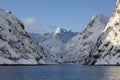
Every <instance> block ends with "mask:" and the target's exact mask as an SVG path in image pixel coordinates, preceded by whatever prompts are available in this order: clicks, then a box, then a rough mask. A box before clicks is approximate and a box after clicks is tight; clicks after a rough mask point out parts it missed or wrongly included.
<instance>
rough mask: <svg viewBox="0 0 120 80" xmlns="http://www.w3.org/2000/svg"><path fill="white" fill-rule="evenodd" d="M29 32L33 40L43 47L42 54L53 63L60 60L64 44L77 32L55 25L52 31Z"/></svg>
mask: <svg viewBox="0 0 120 80" xmlns="http://www.w3.org/2000/svg"><path fill="white" fill-rule="evenodd" d="M29 34H30V36H31V37H32V39H33V40H35V41H36V42H38V43H39V44H40V45H42V46H43V48H44V49H45V53H44V55H45V56H46V58H47V59H48V61H50V60H51V62H53V63H58V62H61V61H62V58H63V57H62V56H63V52H64V49H65V48H64V45H65V44H66V43H67V42H68V40H70V39H71V38H72V37H74V36H75V35H77V34H78V33H77V32H72V31H68V30H66V29H62V28H59V27H57V28H56V30H55V31H54V32H52V33H45V34H43V35H41V34H37V33H29ZM51 62H50V63H51ZM48 63H49V62H48Z"/></svg>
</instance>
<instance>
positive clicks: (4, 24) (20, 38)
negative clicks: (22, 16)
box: [0, 9, 44, 64]
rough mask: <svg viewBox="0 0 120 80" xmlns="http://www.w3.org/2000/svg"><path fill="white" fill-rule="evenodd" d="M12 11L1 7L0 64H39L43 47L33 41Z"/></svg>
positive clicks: (41, 60)
mask: <svg viewBox="0 0 120 80" xmlns="http://www.w3.org/2000/svg"><path fill="white" fill-rule="evenodd" d="M24 28H25V27H24V25H23V24H22V23H21V21H20V20H18V19H17V18H16V17H15V16H14V15H13V14H12V13H11V12H10V11H8V10H4V9H0V64H39V63H40V62H44V61H43V59H42V58H43V48H42V47H41V46H38V45H37V44H36V43H35V42H33V41H32V39H31V38H30V36H29V35H28V34H27V33H26V32H25V30H24Z"/></svg>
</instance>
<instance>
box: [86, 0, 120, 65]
mask: <svg viewBox="0 0 120 80" xmlns="http://www.w3.org/2000/svg"><path fill="white" fill-rule="evenodd" d="M86 64H93V65H94V64H95V65H101V64H104V65H111V64H113V65H116V64H120V0H117V4H116V7H115V10H114V13H113V15H112V17H111V18H110V20H109V22H108V23H107V25H106V26H105V28H104V30H103V33H102V34H101V35H100V36H99V38H98V40H97V43H96V45H95V47H94V48H93V50H92V51H91V53H90V54H89V57H88V58H87V59H86Z"/></svg>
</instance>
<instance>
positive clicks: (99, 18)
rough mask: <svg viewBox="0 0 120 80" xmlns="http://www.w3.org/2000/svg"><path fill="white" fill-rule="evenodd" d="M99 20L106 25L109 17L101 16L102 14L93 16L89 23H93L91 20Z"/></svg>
mask: <svg viewBox="0 0 120 80" xmlns="http://www.w3.org/2000/svg"><path fill="white" fill-rule="evenodd" d="M97 19H98V20H99V21H100V22H102V23H103V24H106V23H107V22H108V20H109V17H108V16H105V15H102V14H100V15H97V14H96V15H94V16H93V17H92V19H91V21H93V20H97Z"/></svg>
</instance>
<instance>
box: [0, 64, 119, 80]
mask: <svg viewBox="0 0 120 80" xmlns="http://www.w3.org/2000/svg"><path fill="white" fill-rule="evenodd" d="M0 80H120V67H117V66H110V67H109V66H80V65H51V66H0Z"/></svg>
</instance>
